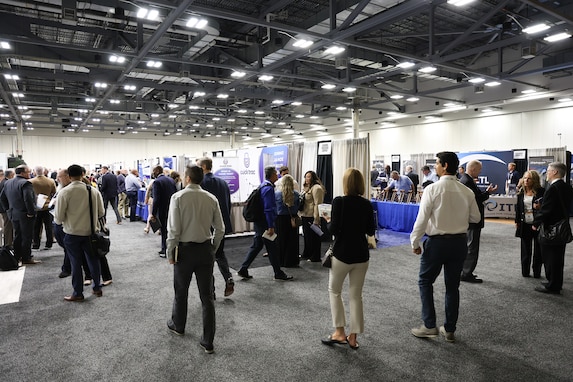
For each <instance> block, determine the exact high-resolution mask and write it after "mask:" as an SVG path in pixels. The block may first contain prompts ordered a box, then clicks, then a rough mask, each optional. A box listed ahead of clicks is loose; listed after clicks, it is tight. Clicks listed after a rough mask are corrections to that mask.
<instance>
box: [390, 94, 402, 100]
mask: <svg viewBox="0 0 573 382" xmlns="http://www.w3.org/2000/svg"><path fill="white" fill-rule="evenodd" d="M390 98H392V99H402V98H404V96H403V95H400V94H394V95H393V96H390Z"/></svg>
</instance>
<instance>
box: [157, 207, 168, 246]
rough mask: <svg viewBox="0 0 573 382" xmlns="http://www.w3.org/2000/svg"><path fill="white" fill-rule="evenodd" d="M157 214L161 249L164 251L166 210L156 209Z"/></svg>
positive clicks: (165, 243)
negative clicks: (159, 223)
mask: <svg viewBox="0 0 573 382" xmlns="http://www.w3.org/2000/svg"><path fill="white" fill-rule="evenodd" d="M158 215H159V216H158V217H157V219H159V221H160V222H161V228H160V229H159V230H160V231H161V251H162V252H164V253H165V251H166V250H167V210H165V211H163V210H160V211H158Z"/></svg>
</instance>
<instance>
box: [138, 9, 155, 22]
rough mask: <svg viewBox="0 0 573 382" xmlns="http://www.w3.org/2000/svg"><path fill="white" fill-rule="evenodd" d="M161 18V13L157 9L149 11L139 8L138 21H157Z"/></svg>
mask: <svg viewBox="0 0 573 382" xmlns="http://www.w3.org/2000/svg"><path fill="white" fill-rule="evenodd" d="M158 17H159V11H158V10H157V9H147V8H139V10H138V11H137V18H138V19H147V20H149V21H155V20H157V18H158Z"/></svg>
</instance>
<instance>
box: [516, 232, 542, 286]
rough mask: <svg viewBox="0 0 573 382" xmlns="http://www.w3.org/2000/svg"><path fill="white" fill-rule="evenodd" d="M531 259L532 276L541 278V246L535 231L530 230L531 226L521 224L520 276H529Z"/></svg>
mask: <svg viewBox="0 0 573 382" xmlns="http://www.w3.org/2000/svg"><path fill="white" fill-rule="evenodd" d="M532 259H533V276H535V277H540V276H541V266H542V265H543V259H542V258H541V246H540V245H539V241H538V240H537V231H534V230H532V229H531V225H530V224H527V223H521V274H522V275H523V276H524V277H527V276H529V271H530V270H531V260H532Z"/></svg>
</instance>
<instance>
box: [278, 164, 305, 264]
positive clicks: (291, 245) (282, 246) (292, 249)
mask: <svg viewBox="0 0 573 382" xmlns="http://www.w3.org/2000/svg"><path fill="white" fill-rule="evenodd" d="M281 179H283V180H282V187H281V190H280V191H275V199H276V202H277V220H276V221H275V232H276V233H277V235H278V237H277V246H278V249H279V260H280V264H281V267H285V268H298V267H299V265H298V262H299V258H298V249H299V248H298V227H299V226H298V224H297V223H296V220H297V219H296V218H297V217H298V215H297V213H298V205H299V197H300V194H299V193H298V191H295V190H294V180H293V178H292V176H290V175H284V176H283V177H282V178H281Z"/></svg>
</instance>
